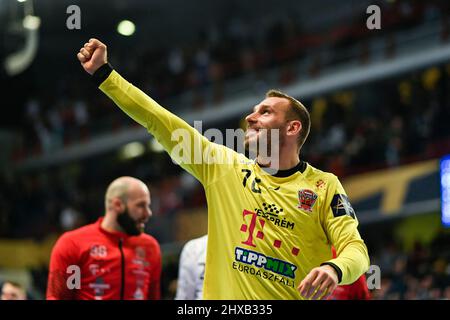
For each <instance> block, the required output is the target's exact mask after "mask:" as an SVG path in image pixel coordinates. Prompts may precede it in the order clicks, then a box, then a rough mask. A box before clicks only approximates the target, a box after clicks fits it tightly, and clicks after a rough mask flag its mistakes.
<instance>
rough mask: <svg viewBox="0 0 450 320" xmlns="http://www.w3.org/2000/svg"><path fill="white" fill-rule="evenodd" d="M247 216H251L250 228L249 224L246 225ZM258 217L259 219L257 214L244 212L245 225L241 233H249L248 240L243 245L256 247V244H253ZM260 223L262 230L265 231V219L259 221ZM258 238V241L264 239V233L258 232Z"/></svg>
mask: <svg viewBox="0 0 450 320" xmlns="http://www.w3.org/2000/svg"><path fill="white" fill-rule="evenodd" d="M247 215H251V220H250V227H249V226H248V225H247V224H245V217H246V216H247ZM256 217H257V215H256V213H255V212H252V211H248V210H244V212H242V218H243V219H244V223H243V224H242V226H241V231H242V232H248V238H247V240H245V241H243V242H241V243H243V244H246V245H248V246H251V247H256V245H255V243H254V242H253V234H254V232H255V227H256ZM259 223H260V224H261V229H263V228H264V224H265V221H264V219H259ZM256 237H257V238H258V239H264V233H263V232H262V231H258V232H257V233H256Z"/></svg>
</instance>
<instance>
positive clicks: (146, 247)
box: [47, 177, 161, 300]
mask: <svg viewBox="0 0 450 320" xmlns="http://www.w3.org/2000/svg"><path fill="white" fill-rule="evenodd" d="M105 209H106V214H105V216H104V217H101V218H100V219H98V221H97V222H96V223H93V224H90V225H87V226H84V227H82V228H79V229H76V230H73V231H70V232H66V233H64V234H63V235H62V236H61V237H60V238H59V239H58V241H57V242H56V244H55V247H54V248H53V251H52V254H51V258H50V270H49V277H48V286H47V299H49V300H59V299H76V300H78V299H80V300H91V299H95V300H119V299H120V300H122V299H127V300H144V299H160V276H161V252H160V247H159V244H158V242H157V241H156V240H155V239H154V238H153V237H152V236H150V235H148V234H145V233H143V231H144V227H145V223H146V222H147V220H148V219H149V218H150V216H151V214H152V212H151V210H150V192H149V190H148V188H147V186H146V185H145V184H144V183H143V182H142V181H140V180H138V179H135V178H132V177H120V178H118V179H116V180H114V181H113V182H112V183H111V184H110V185H109V187H108V189H107V191H106V195H105Z"/></svg>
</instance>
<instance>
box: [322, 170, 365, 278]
mask: <svg viewBox="0 0 450 320" xmlns="http://www.w3.org/2000/svg"><path fill="white" fill-rule="evenodd" d="M333 178H334V179H332V180H334V183H332V184H331V185H330V188H329V189H328V191H327V195H326V198H327V199H326V201H325V206H324V207H323V210H324V212H323V213H322V214H323V216H322V217H323V222H322V223H323V226H324V229H325V232H326V234H327V236H328V239H329V240H330V242H331V244H332V245H333V246H334V247H335V248H336V253H337V258H335V259H332V260H329V261H327V262H326V263H327V264H331V265H334V266H337V267H338V268H339V269H340V271H341V272H342V275H341V277H342V278H341V281H340V282H339V283H340V284H351V283H353V282H355V281H356V280H357V279H358V278H359V277H360V276H361V275H362V274H363V273H364V272H366V271H367V270H368V268H369V265H370V261H369V255H368V252H367V247H366V245H365V244H364V241H363V240H362V239H361V236H360V234H359V232H358V220H357V218H356V215H355V211H354V210H353V208H352V206H351V204H350V201H349V199H348V196H347V194H346V192H345V191H344V188H343V187H342V185H341V183H340V181H339V180H338V178H337V177H336V176H334V175H333Z"/></svg>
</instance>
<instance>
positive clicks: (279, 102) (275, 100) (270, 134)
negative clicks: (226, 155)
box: [244, 97, 290, 154]
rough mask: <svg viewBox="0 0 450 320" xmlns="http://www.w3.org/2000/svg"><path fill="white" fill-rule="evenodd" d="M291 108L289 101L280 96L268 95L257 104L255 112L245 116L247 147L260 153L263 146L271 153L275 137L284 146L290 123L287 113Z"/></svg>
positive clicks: (245, 144) (245, 143) (245, 141)
mask: <svg viewBox="0 0 450 320" xmlns="http://www.w3.org/2000/svg"><path fill="white" fill-rule="evenodd" d="M289 108H290V106H289V101H288V100H287V99H285V98H280V97H268V98H266V99H264V100H263V101H261V103H260V104H258V105H256V106H255V107H254V108H253V112H252V113H251V114H249V115H248V116H247V117H246V118H245V120H246V121H247V131H246V133H245V139H244V146H245V149H246V150H248V151H251V152H255V153H256V154H260V152H261V148H267V149H266V150H268V152H269V153H270V151H271V150H270V148H271V145H272V140H274V139H275V138H278V139H279V140H278V141H279V144H280V146H282V145H283V144H284V141H285V137H286V128H287V125H288V124H287V119H286V114H287V112H288V110H289ZM274 129H275V130H274ZM276 135H278V137H276ZM255 148H257V150H255Z"/></svg>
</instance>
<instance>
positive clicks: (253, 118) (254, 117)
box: [245, 112, 257, 124]
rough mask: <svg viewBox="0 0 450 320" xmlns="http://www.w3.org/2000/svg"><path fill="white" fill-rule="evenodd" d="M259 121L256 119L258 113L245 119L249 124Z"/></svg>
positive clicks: (251, 114)
mask: <svg viewBox="0 0 450 320" xmlns="http://www.w3.org/2000/svg"><path fill="white" fill-rule="evenodd" d="M256 120H257V118H256V112H253V113H250V114H249V115H248V116H246V117H245V121H247V123H249V124H250V123H255V122H256Z"/></svg>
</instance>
